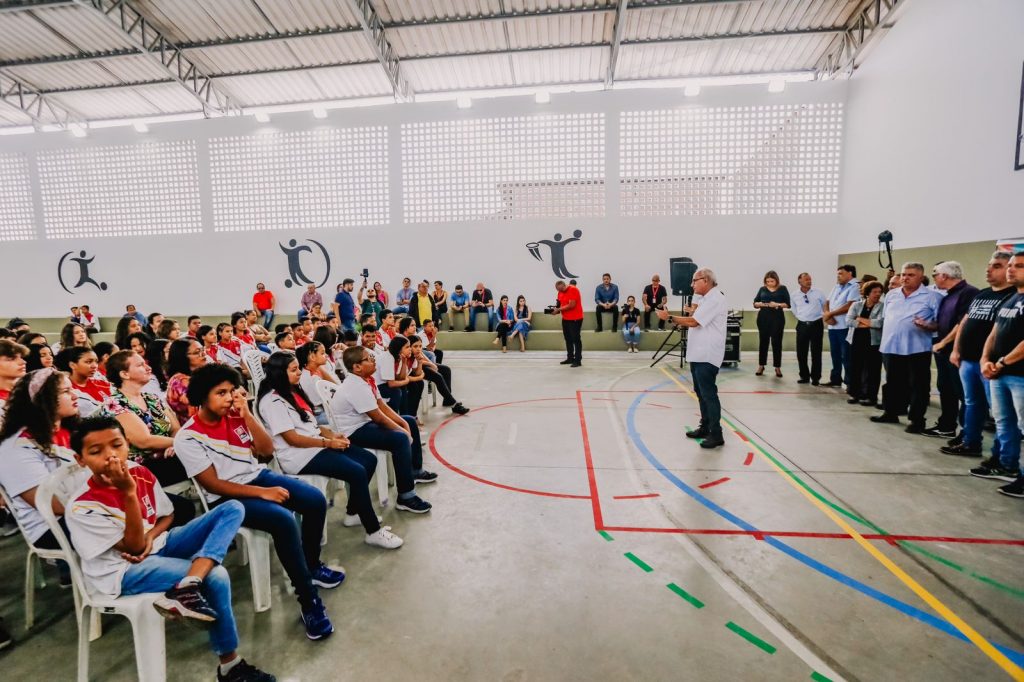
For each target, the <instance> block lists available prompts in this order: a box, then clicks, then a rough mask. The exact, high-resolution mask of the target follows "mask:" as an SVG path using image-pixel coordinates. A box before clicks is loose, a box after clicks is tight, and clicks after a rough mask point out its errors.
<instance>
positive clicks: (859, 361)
mask: <svg viewBox="0 0 1024 682" xmlns="http://www.w3.org/2000/svg"><path fill="white" fill-rule="evenodd" d="M860 291H861V296H863V298H862V299H861V300H859V301H857V302H856V303H854V304H853V305H852V306H850V310H849V311H847V313H846V322H847V326H848V328H849V330H850V331H848V332H847V336H846V340H847V342H848V343H849V344H850V385H849V387H848V388H847V389H846V392H847V393H849V394H850V398H849V399H848V400H847V401H846V402H848V403H850V404H851V405H853V404H854V403H860V404H861V405H867V406H870V405H874V404H875V402H877V400H878V385H879V384H880V383H881V381H882V354H881V353H880V352H879V350H878V349H879V345H880V344H881V343H882V316H883V315H884V313H885V303H884V302H883V301H882V293H883V291H884V289H883V287H882V283H881V282H865V283H864V284H863V286H861V289H860Z"/></svg>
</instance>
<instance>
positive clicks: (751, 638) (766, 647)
mask: <svg viewBox="0 0 1024 682" xmlns="http://www.w3.org/2000/svg"><path fill="white" fill-rule="evenodd" d="M725 627H727V628H729V629H730V630H732V631H733V632H735V633H736V634H737V635H739V636H740V637H742V638H743V639H745V640H747V641H748V642H750V643H751V644H753V645H754V646H756V647H757V648H758V649H761V650H762V651H766V652H767V653H769V654H774V653H775V651H776V649H775V647H773V646H772V645H771V644H769V643H768V642H766V641H764V640H763V639H761V638H760V637H758V636H757V635H755V634H753V633H751V632H747V631H746V630H744V629H743V628H741V627H740V626H739V625H736V623H734V622H732V621H731V620H730V621H729V622H728V623H726V624H725Z"/></svg>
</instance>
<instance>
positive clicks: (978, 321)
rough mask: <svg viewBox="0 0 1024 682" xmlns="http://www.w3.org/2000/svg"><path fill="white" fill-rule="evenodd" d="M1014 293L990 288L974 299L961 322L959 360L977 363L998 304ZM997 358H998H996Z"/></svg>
mask: <svg viewBox="0 0 1024 682" xmlns="http://www.w3.org/2000/svg"><path fill="white" fill-rule="evenodd" d="M1014 293H1016V291H1015V290H1014V288H1013V287H1006V288H1005V289H1001V290H1000V291H993V290H992V288H991V287H989V288H988V289H982V290H981V291H979V292H978V295H977V296H975V297H974V300H973V301H972V302H971V306H970V307H969V308H968V309H967V314H966V315H964V319H963V320H962V321H961V324H962V325H963V327H962V328H961V329H960V358H961V359H962V360H968V361H970V362H979V361H980V360H981V352H982V350H984V348H985V339H987V338H988V335H989V333H990V332H991V331H992V323H993V321H994V320H995V319H996V311H997V310H998V309H999V306H1000V304H1002V303H1003V301H1005V300H1006V299H1008V298H1009V297H1010V296H1013V294H1014ZM996 357H997V358H998V357H999V356H996Z"/></svg>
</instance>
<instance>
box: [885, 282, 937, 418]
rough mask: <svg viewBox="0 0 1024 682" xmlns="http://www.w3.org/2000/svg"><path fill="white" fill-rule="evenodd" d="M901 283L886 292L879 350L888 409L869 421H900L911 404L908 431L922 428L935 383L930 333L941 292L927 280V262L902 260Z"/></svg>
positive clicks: (933, 327)
mask: <svg viewBox="0 0 1024 682" xmlns="http://www.w3.org/2000/svg"><path fill="white" fill-rule="evenodd" d="M902 277H903V287H902V288H901V289H895V290H893V291H890V292H889V293H888V294H886V296H885V313H884V317H883V318H882V320H883V322H882V343H881V346H880V347H879V351H881V353H882V362H883V363H884V364H885V376H886V382H887V384H888V388H887V389H886V391H885V392H884V395H883V397H882V401H883V404H884V406H885V409H884V410H883V412H882V414H879V415H875V416H874V417H871V421H873V422H880V423H883V424H899V423H900V419H899V416H900V415H901V414H902V413H903V410H905V409H908V405H909V411H908V412H907V416H908V417H909V419H910V425H909V426H907V429H906V431H907V433H922V432H923V431H924V416H925V413H926V412H927V411H928V398H929V395H928V394H929V389H930V388H931V377H932V374H931V369H932V334H933V333H934V332H935V330H936V329H937V328H938V325H937V323H936V318H937V317H938V314H939V299H940V296H939V294H937V293H936V292H934V291H932V290H931V289H929V288H928V287H926V286H923V283H924V266H923V265H921V264H920V263H904V264H903V268H902Z"/></svg>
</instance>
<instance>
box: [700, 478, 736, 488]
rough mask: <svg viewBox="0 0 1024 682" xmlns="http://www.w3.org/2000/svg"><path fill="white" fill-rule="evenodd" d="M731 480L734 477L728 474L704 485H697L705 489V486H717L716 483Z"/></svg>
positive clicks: (719, 483)
mask: <svg viewBox="0 0 1024 682" xmlns="http://www.w3.org/2000/svg"><path fill="white" fill-rule="evenodd" d="M731 480H732V479H731V478H729V477H728V476H723V477H722V478H720V479H718V480H717V481H711V482H710V483H705V484H704V485H699V486H697V487H698V488H700V489H701V490H703V489H705V488H711V487H713V486H716V485H721V484H722V483H725V482H726V481H731Z"/></svg>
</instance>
